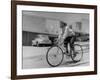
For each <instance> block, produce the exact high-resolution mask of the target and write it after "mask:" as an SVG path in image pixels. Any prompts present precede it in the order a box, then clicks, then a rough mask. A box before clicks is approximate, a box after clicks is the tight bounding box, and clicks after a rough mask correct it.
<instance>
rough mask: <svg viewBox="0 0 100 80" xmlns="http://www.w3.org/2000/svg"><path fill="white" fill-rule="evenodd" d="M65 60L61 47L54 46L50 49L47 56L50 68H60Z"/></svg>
mask: <svg viewBox="0 0 100 80" xmlns="http://www.w3.org/2000/svg"><path fill="white" fill-rule="evenodd" d="M63 58H64V54H63V51H62V49H61V48H60V47H59V46H52V47H51V48H49V49H48V51H47V54H46V59H47V62H48V64H49V65H50V66H52V67H56V66H59V65H60V64H61V63H62V61H63Z"/></svg>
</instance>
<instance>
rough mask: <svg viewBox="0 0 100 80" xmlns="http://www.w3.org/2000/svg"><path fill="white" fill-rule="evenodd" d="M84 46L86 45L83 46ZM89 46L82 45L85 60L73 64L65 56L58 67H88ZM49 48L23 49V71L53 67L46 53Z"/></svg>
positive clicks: (28, 47)
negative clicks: (48, 61) (47, 59)
mask: <svg viewBox="0 0 100 80" xmlns="http://www.w3.org/2000/svg"><path fill="white" fill-rule="evenodd" d="M83 44H84V45H83ZM87 45H88V44H86V42H85V43H82V49H83V59H82V60H81V61H80V62H78V63H73V61H72V60H71V58H70V57H69V56H66V55H64V59H63V62H62V64H61V65H59V66H58V67H74V66H88V65H89V48H88V46H87ZM48 48H49V47H33V46H31V47H30V46H27V47H25V46H24V47H23V58H22V59H23V60H22V61H23V64H22V67H23V69H32V68H49V67H51V66H50V65H49V64H48V63H47V61H46V53H47V50H48Z"/></svg>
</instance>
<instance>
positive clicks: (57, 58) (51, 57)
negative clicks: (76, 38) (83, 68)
mask: <svg viewBox="0 0 100 80" xmlns="http://www.w3.org/2000/svg"><path fill="white" fill-rule="evenodd" d="M65 50H66V49H65V47H64V41H63V43H61V44H59V43H58V42H57V43H56V44H54V45H52V46H51V47H50V48H49V49H48V51H47V54H46V60H47V63H48V64H49V65H50V66H52V67H56V66H59V65H60V64H61V63H62V61H63V59H64V54H66V55H67V56H70V57H71V59H72V61H73V62H79V61H81V60H82V57H83V50H82V46H81V45H79V44H73V48H72V47H71V46H69V47H68V53H65Z"/></svg>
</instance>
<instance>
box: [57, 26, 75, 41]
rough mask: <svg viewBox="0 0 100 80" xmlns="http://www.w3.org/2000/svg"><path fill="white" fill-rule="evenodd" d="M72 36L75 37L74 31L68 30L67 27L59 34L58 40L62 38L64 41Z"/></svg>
mask: <svg viewBox="0 0 100 80" xmlns="http://www.w3.org/2000/svg"><path fill="white" fill-rule="evenodd" d="M73 35H75V33H74V31H73V30H72V29H70V28H69V27H68V26H66V27H65V29H64V30H62V31H61V32H60V34H59V38H61V37H62V38H63V39H65V38H66V37H69V36H73Z"/></svg>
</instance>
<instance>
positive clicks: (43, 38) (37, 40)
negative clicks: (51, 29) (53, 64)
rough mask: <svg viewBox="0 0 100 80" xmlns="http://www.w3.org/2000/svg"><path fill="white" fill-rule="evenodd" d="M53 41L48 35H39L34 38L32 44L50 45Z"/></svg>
mask: <svg viewBox="0 0 100 80" xmlns="http://www.w3.org/2000/svg"><path fill="white" fill-rule="evenodd" d="M50 44H51V41H50V40H49V38H48V36H47V35H38V36H37V38H35V39H34V40H32V46H46V45H50Z"/></svg>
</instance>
